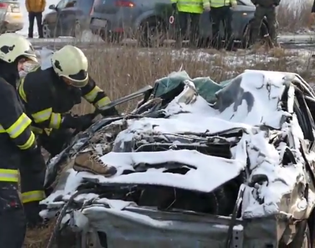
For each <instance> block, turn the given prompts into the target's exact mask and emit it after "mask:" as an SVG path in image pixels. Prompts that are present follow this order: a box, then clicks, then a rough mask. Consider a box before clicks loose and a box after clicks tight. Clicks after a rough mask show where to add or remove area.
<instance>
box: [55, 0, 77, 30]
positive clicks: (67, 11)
mask: <svg viewBox="0 0 315 248" xmlns="http://www.w3.org/2000/svg"><path fill="white" fill-rule="evenodd" d="M76 2H77V1H76V0H63V2H62V5H61V6H58V5H57V11H58V29H59V30H60V32H59V36H71V35H72V33H73V30H74V27H75V22H76V10H77V8H76Z"/></svg>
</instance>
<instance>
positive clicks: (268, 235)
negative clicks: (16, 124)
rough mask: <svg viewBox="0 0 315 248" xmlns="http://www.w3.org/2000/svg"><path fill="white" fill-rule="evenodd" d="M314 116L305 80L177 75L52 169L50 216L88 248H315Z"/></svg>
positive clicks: (93, 132)
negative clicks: (217, 79)
mask: <svg viewBox="0 0 315 248" xmlns="http://www.w3.org/2000/svg"><path fill="white" fill-rule="evenodd" d="M118 102H119V101H118ZM314 109H315V92H314V91H313V89H312V87H311V86H310V85H309V84H308V83H307V82H305V81H304V80H303V78H301V77H300V76H299V75H297V74H295V73H288V72H272V71H256V70H246V71H245V72H244V73H242V74H240V75H238V76H237V77H235V78H234V79H232V80H229V81H225V83H224V84H223V85H222V84H216V83H215V82H213V81H211V80H210V79H209V78H208V77H204V78H195V79H191V78H190V77H189V75H187V74H186V73H185V72H183V71H181V72H177V73H172V74H171V75H170V76H169V77H166V78H162V79H159V80H157V81H156V83H155V85H154V87H153V88H151V89H150V88H149V87H148V88H146V93H145V97H144V98H143V100H142V101H140V102H139V103H138V106H137V108H136V109H135V110H134V111H132V112H131V113H129V114H126V115H125V116H121V117H112V118H103V119H101V120H99V121H97V122H96V123H95V124H93V125H92V126H91V127H90V128H89V129H88V130H87V131H86V132H83V133H80V134H79V135H77V136H76V137H75V138H74V139H73V140H72V141H73V142H71V144H70V145H69V146H68V147H67V148H66V149H65V150H64V151H63V152H62V153H60V154H59V155H57V156H56V157H54V158H52V159H51V160H50V162H49V164H48V166H47V168H48V170H47V173H46V175H47V178H50V176H49V175H52V173H51V171H54V169H53V168H63V169H60V170H59V172H60V171H61V170H62V172H61V173H58V178H57V180H54V181H53V183H52V184H48V185H53V186H52V187H53V188H54V190H53V192H52V193H51V194H50V195H49V196H48V197H47V198H46V199H45V200H43V201H42V202H41V204H42V205H43V207H45V208H46V209H45V210H44V211H43V215H42V216H44V217H47V218H54V217H55V214H56V213H60V216H59V218H58V220H59V221H58V222H57V225H56V226H55V230H62V233H59V234H67V233H72V234H73V237H78V236H80V237H81V238H80V239H78V238H77V239H76V240H77V241H75V242H77V243H76V246H75V247H80V248H83V247H87V246H86V244H89V246H92V247H96V248H117V247H129V248H139V247H152V248H160V247H164V248H173V247H180V248H192V247H211V248H220V247H233V248H234V247H239V248H241V247H242V248H253V247H255V248H267V247H270V248H300V247H301V248H314V228H315V222H314V218H315V201H314V199H315V169H314V164H315V160H314V159H315V156H314V155H315V149H314V141H315V138H314V133H315V129H314V127H315V123H314V118H315V112H314ZM97 167H99V168H101V170H100V171H101V172H100V173H97V170H96V168H97ZM105 168H106V172H108V173H106V174H104V173H103V172H104V170H105ZM109 172H111V173H109ZM102 173H103V174H102ZM55 174H56V173H55ZM54 178H56V177H54ZM48 181H49V180H48ZM46 182H47V181H46ZM61 209H62V210H61ZM61 236H62V235H59V237H61ZM78 240H79V242H78ZM58 247H59V246H58ZM60 247H72V246H70V245H68V246H62V245H61V244H60Z"/></svg>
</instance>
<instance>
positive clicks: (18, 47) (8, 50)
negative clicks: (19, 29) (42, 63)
mask: <svg viewBox="0 0 315 248" xmlns="http://www.w3.org/2000/svg"><path fill="white" fill-rule="evenodd" d="M20 56H24V57H26V58H28V59H30V60H33V61H35V62H37V58H36V53H35V50H34V48H33V46H32V44H31V43H30V42H29V41H28V40H27V39H26V38H24V37H23V36H21V35H18V34H10V33H6V34H1V35H0V59H1V60H3V61H5V62H7V63H13V62H14V61H15V60H16V58H18V57H20Z"/></svg>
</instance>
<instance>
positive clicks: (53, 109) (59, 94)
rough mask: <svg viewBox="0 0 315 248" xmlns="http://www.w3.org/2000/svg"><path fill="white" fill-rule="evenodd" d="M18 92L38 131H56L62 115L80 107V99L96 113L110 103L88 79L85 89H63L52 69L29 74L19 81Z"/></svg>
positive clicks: (68, 87)
mask: <svg viewBox="0 0 315 248" xmlns="http://www.w3.org/2000/svg"><path fill="white" fill-rule="evenodd" d="M18 92H19V95H20V97H21V99H22V102H23V104H24V106H25V109H26V113H27V114H28V116H30V117H31V118H32V120H33V125H34V126H35V127H38V128H41V129H43V128H54V129H59V128H60V127H61V122H62V115H63V114H64V113H67V112H69V111H70V110H71V109H72V108H73V106H74V105H76V104H80V103H81V97H83V98H85V99H86V100H87V101H88V102H90V103H92V104H93V105H94V106H95V107H96V108H98V109H101V108H103V107H104V106H106V105H107V104H109V103H110V102H111V101H110V99H109V98H108V96H107V95H106V94H105V93H104V91H103V90H101V89H100V88H99V87H98V86H97V85H96V84H95V82H94V80H93V79H92V78H91V77H89V78H88V84H87V85H86V86H85V87H83V88H74V87H70V86H68V85H66V84H65V83H64V82H63V81H62V79H60V78H59V77H58V76H57V75H56V73H55V72H54V69H53V68H48V69H46V70H42V69H41V68H38V69H36V70H35V71H32V72H30V73H28V74H27V75H26V77H25V78H23V79H22V80H21V83H20V85H19V89H18ZM107 113H108V115H110V114H111V113H113V115H115V114H116V113H117V110H116V109H115V108H110V109H109V110H107Z"/></svg>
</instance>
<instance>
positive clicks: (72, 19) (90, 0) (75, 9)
mask: <svg viewBox="0 0 315 248" xmlns="http://www.w3.org/2000/svg"><path fill="white" fill-rule="evenodd" d="M93 4H94V0H61V1H59V3H58V4H57V5H54V4H52V5H50V6H49V9H51V12H49V13H47V14H46V15H45V16H44V19H43V31H44V32H43V33H44V37H45V38H54V37H58V36H73V37H75V36H78V35H79V34H80V33H81V31H82V30H84V29H86V28H88V27H89V23H90V15H91V13H92V10H93Z"/></svg>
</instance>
